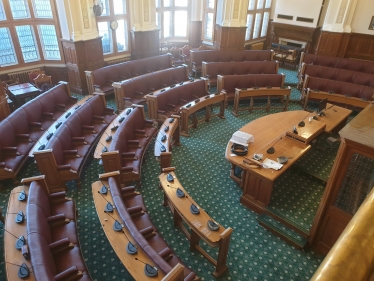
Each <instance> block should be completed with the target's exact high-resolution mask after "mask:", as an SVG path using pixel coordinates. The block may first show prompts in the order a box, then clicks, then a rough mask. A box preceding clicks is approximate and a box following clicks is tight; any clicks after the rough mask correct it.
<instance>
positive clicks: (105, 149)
mask: <svg viewBox="0 0 374 281" xmlns="http://www.w3.org/2000/svg"><path fill="white" fill-rule="evenodd" d="M99 143H100V144H101V145H102V146H103V148H102V149H101V152H108V148H107V147H106V146H105V145H103V144H102V143H101V141H100V140H99Z"/></svg>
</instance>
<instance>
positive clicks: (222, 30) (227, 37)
mask: <svg viewBox="0 0 374 281" xmlns="http://www.w3.org/2000/svg"><path fill="white" fill-rule="evenodd" d="M245 31H246V27H227V26H220V25H218V24H216V27H215V35H214V37H215V38H214V47H215V49H217V50H244V41H245Z"/></svg>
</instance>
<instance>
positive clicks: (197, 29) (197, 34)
mask: <svg viewBox="0 0 374 281" xmlns="http://www.w3.org/2000/svg"><path fill="white" fill-rule="evenodd" d="M202 26H203V22H202V21H191V22H190V27H189V45H190V46H191V47H192V48H198V47H200V45H201V43H202V40H201V38H202Z"/></svg>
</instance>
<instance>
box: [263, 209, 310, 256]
mask: <svg viewBox="0 0 374 281" xmlns="http://www.w3.org/2000/svg"><path fill="white" fill-rule="evenodd" d="M257 220H258V222H259V224H260V225H261V226H262V227H264V228H266V229H267V230H269V231H270V232H272V233H273V234H274V235H276V236H278V237H280V238H281V239H283V240H284V241H286V242H287V243H288V244H290V245H292V246H294V247H295V248H296V249H299V250H300V249H303V248H304V246H305V245H306V243H307V242H308V239H307V238H305V237H302V236H300V235H299V234H297V233H296V232H294V231H293V230H291V229H290V228H287V227H286V226H285V225H283V224H282V223H280V222H279V221H276V220H274V219H273V218H272V217H270V216H268V215H266V214H265V213H263V214H261V215H259V216H258V218H257Z"/></svg>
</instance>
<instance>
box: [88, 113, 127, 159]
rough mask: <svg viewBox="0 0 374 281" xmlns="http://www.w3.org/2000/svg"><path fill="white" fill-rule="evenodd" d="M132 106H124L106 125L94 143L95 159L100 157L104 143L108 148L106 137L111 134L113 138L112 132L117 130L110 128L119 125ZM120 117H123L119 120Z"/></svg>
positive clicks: (108, 143)
mask: <svg viewBox="0 0 374 281" xmlns="http://www.w3.org/2000/svg"><path fill="white" fill-rule="evenodd" d="M132 110H133V108H125V109H124V110H122V111H121V113H119V114H118V116H117V117H116V118H115V119H114V120H113V121H112V123H110V124H109V125H108V127H107V128H106V130H105V131H104V133H103V134H102V135H101V137H100V140H99V142H98V143H97V145H96V148H95V152H94V158H95V159H101V153H103V148H104V145H105V146H106V148H107V149H108V150H109V146H110V142H111V141H112V140H110V141H106V139H107V137H109V136H111V137H112V138H113V136H114V134H115V133H116V132H117V130H112V128H113V127H116V126H117V128H118V127H119V125H120V124H121V123H122V122H123V121H124V120H125V119H126V117H127V116H128V115H129V114H130V113H131V111H132ZM121 118H124V119H123V120H122V121H121V122H119V120H120V119H121Z"/></svg>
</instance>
